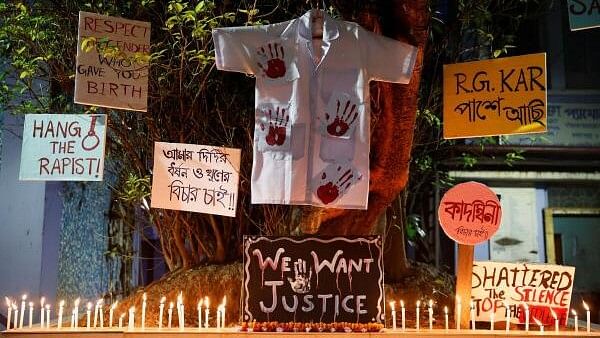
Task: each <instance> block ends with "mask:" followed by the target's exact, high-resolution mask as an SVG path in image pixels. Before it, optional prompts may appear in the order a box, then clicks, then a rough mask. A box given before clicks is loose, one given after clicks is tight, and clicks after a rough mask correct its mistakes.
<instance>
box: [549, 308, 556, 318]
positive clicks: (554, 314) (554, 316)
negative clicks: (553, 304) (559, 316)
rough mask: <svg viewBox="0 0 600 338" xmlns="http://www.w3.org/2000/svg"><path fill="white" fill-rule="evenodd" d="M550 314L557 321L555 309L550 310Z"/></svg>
mask: <svg viewBox="0 0 600 338" xmlns="http://www.w3.org/2000/svg"><path fill="white" fill-rule="evenodd" d="M550 313H552V317H553V318H554V319H556V312H554V309H552V308H550Z"/></svg>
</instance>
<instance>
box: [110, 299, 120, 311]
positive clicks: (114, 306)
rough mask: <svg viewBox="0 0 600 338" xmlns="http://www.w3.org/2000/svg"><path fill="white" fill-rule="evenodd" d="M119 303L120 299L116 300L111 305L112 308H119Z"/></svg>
mask: <svg viewBox="0 0 600 338" xmlns="http://www.w3.org/2000/svg"><path fill="white" fill-rule="evenodd" d="M117 304H119V301H116V302H114V303H113V305H111V306H110V308H111V309H113V310H114V309H116V308H117Z"/></svg>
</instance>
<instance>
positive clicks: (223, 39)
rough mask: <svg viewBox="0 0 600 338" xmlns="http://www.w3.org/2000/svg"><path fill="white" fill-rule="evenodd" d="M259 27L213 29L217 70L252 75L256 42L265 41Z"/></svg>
mask: <svg viewBox="0 0 600 338" xmlns="http://www.w3.org/2000/svg"><path fill="white" fill-rule="evenodd" d="M265 35H266V33H265V31H264V29H261V27H260V26H255V27H226V28H215V29H213V31H212V36H213V41H214V44H215V59H216V65H217V69H220V70H226V71H232V72H240V73H246V74H254V72H255V69H256V67H255V65H253V64H252V62H253V60H255V58H254V55H253V53H255V52H256V51H255V50H254V49H255V47H253V46H255V45H256V43H257V41H261V40H264V39H265Z"/></svg>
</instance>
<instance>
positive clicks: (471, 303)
mask: <svg viewBox="0 0 600 338" xmlns="http://www.w3.org/2000/svg"><path fill="white" fill-rule="evenodd" d="M469 307H470V308H471V310H473V309H475V303H473V301H472V300H471V301H470V302H469Z"/></svg>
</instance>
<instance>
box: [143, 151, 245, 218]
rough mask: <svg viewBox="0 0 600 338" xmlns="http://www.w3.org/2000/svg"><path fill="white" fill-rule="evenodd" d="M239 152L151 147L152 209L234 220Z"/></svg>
mask: <svg viewBox="0 0 600 338" xmlns="http://www.w3.org/2000/svg"><path fill="white" fill-rule="evenodd" d="M239 171H240V149H232V148H223V147H213V146H203V145H197V144H183V143H166V142H155V143H154V169H153V175H152V203H151V206H152V207H153V208H163V209H173V210H185V211H193V212H201V213H206V214H215V215H223V216H229V217H235V210H236V205H237V191H238V182H239Z"/></svg>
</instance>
